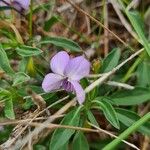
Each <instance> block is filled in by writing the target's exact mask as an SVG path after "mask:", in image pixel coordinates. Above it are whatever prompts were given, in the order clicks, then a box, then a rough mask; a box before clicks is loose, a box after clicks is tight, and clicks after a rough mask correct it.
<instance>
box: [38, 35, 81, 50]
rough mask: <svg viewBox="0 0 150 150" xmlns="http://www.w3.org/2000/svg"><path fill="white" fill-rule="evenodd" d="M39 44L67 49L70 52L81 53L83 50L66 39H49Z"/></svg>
mask: <svg viewBox="0 0 150 150" xmlns="http://www.w3.org/2000/svg"><path fill="white" fill-rule="evenodd" d="M39 44H54V45H55V46H59V47H62V48H67V49H69V50H70V51H74V52H81V48H80V46H79V45H78V44H77V43H76V42H74V41H72V40H70V39H66V38H64V37H47V38H45V39H43V40H42V41H41V42H40V43H39Z"/></svg>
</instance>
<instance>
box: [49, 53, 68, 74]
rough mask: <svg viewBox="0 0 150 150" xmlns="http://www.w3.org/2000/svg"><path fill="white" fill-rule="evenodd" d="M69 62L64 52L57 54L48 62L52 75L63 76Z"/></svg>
mask: <svg viewBox="0 0 150 150" xmlns="http://www.w3.org/2000/svg"><path fill="white" fill-rule="evenodd" d="M68 62H69V55H68V54H67V53H66V52H65V51H62V52H59V53H57V54H56V55H55V56H54V57H53V58H52V59H51V62H50V66H51V69H52V71H53V72H54V73H57V74H60V75H64V70H65V68H66V66H67V64H68Z"/></svg>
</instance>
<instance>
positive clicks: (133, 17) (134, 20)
mask: <svg viewBox="0 0 150 150" xmlns="http://www.w3.org/2000/svg"><path fill="white" fill-rule="evenodd" d="M126 14H127V16H128V18H129V20H130V22H131V24H132V26H133V28H134V30H135V31H136V32H137V34H138V36H139V38H140V41H141V42H142V44H143V46H144V48H145V50H146V51H147V53H148V55H149V56H150V46H149V43H148V40H147V39H146V37H145V35H144V30H143V26H142V25H141V18H140V15H139V14H138V13H137V12H135V11H128V10H126Z"/></svg>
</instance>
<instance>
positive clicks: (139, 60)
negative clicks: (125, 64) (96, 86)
mask: <svg viewBox="0 0 150 150" xmlns="http://www.w3.org/2000/svg"><path fill="white" fill-rule="evenodd" d="M144 56H145V53H142V54H141V55H140V56H139V57H138V58H137V59H136V61H135V62H134V64H133V65H132V66H131V67H130V68H129V70H128V72H127V73H126V75H125V76H124V77H123V79H122V82H126V81H127V80H128V79H129V78H130V77H131V75H132V73H133V72H134V70H135V69H136V67H137V66H138V65H139V64H140V63H141V62H142V60H143V58H144Z"/></svg>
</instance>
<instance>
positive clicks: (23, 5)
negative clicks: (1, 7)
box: [2, 0, 30, 11]
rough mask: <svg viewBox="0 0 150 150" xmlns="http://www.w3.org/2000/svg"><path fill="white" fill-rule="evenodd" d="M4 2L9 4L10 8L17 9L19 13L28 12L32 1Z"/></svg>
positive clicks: (11, 0) (8, 0)
mask: <svg viewBox="0 0 150 150" xmlns="http://www.w3.org/2000/svg"><path fill="white" fill-rule="evenodd" d="M4 1H5V2H6V3H8V4H9V5H10V6H12V7H14V8H15V9H17V10H18V11H22V10H28V9H29V5H30V0H4ZM2 2H3V1H2Z"/></svg>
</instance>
